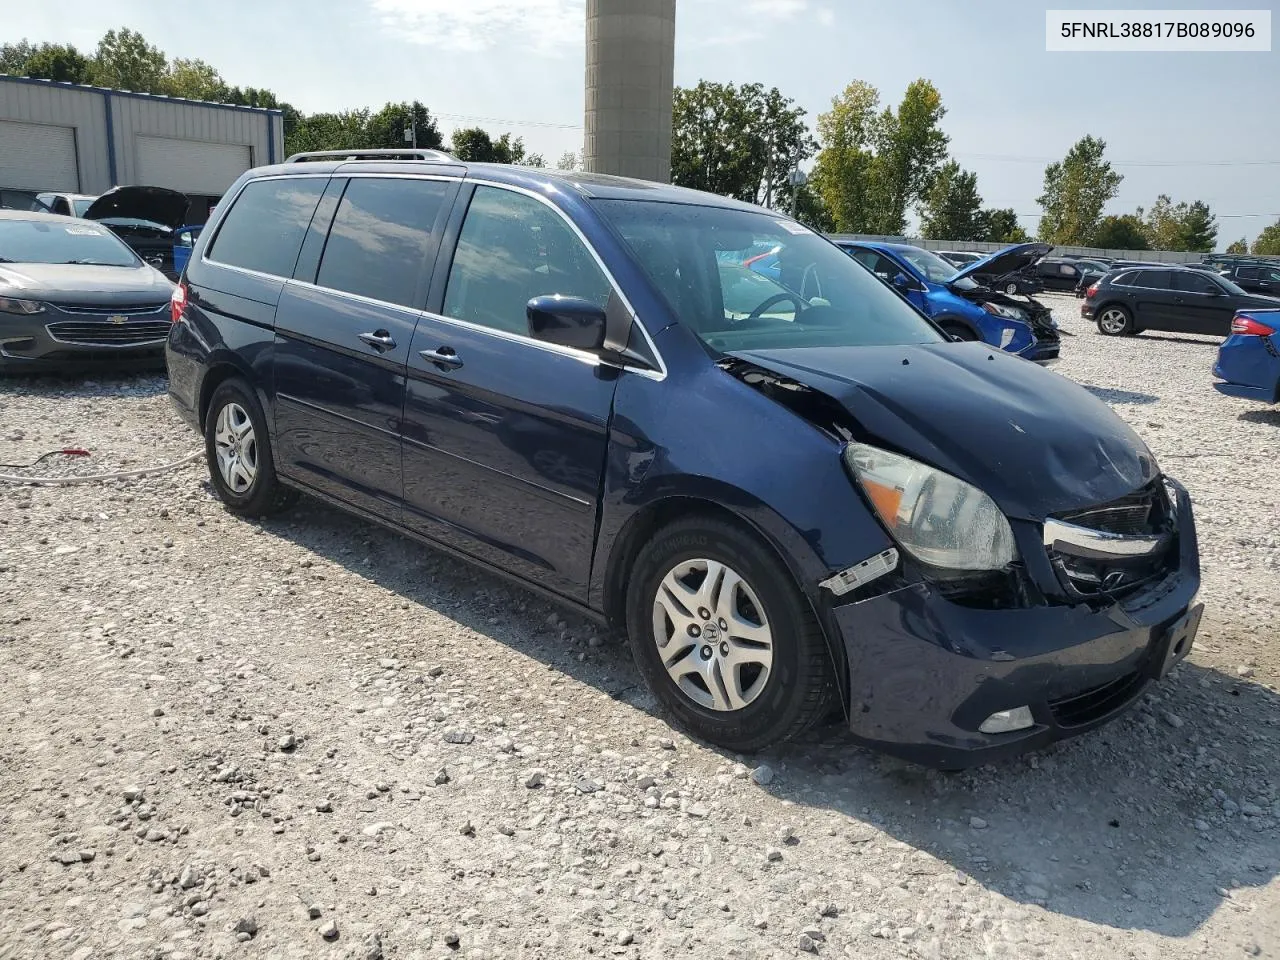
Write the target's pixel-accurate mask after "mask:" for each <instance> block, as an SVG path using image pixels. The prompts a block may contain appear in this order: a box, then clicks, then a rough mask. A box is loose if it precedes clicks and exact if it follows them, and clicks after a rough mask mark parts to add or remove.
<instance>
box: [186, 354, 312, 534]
mask: <svg viewBox="0 0 1280 960" xmlns="http://www.w3.org/2000/svg"><path fill="white" fill-rule="evenodd" d="M224 417H225V418H226V419H225V421H224V419H223V418H224ZM204 452H205V461H206V462H207V463H208V466H209V479H210V481H211V482H212V483H213V489H214V490H215V491H216V492H217V494H218V498H219V499H220V500H221V501H222V502H223V503H224V504H226V506H227V509H228V510H230V511H231V512H232V513H236V514H239V515H240V516H243V517H265V516H269V515H270V514H273V513H278V512H280V511H281V510H284V509H286V508H287V507H289V506H292V505H293V503H294V502H295V501H296V500H297V499H298V494H297V491H295V490H291V489H289V488H288V487H286V486H284V485H283V484H282V483H280V480H279V478H277V477H276V470H275V463H274V461H273V460H272V457H271V436H270V434H269V433H268V432H267V418H266V417H265V416H264V415H263V413H262V405H261V404H260V403H258V398H257V397H256V396H254V393H253V390H252V388H251V387H250V386H249V385H248V384H247V383H245V382H244V381H243V380H241V379H239V378H238V377H233V378H232V379H230V380H226V381H224V382H223V383H220V384H219V385H218V388H217V389H216V390H214V391H213V396H212V397H211V398H210V400H209V410H208V413H206V414H205V418H204Z"/></svg>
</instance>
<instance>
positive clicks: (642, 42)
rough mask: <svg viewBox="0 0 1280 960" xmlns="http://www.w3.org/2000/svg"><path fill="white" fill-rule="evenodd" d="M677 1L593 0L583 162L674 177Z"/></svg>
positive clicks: (604, 169) (643, 175) (600, 168)
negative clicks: (673, 118) (672, 139)
mask: <svg viewBox="0 0 1280 960" xmlns="http://www.w3.org/2000/svg"><path fill="white" fill-rule="evenodd" d="M675 50H676V0H587V90H586V94H587V115H586V128H587V129H586V141H585V144H584V149H583V166H584V167H585V168H586V169H587V170H590V171H593V172H595V173H613V174H618V175H619V176H624V177H638V178H640V179H642V180H657V181H660V182H662V183H666V182H668V181H669V180H670V179H671V95H672V91H673V88H674V85H675Z"/></svg>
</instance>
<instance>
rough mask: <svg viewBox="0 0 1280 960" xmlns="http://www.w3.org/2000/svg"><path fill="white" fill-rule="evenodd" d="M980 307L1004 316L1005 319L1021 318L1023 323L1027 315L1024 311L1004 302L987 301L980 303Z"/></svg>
mask: <svg viewBox="0 0 1280 960" xmlns="http://www.w3.org/2000/svg"><path fill="white" fill-rule="evenodd" d="M982 309H983V310H985V311H987V313H990V314H993V315H995V316H997V317H1004V318H1005V319H1006V320H1021V321H1023V322H1024V323H1025V322H1026V319H1027V315H1026V313H1025V312H1024V311H1022V310H1019V309H1018V308H1017V307H1011V306H1009V305H1007V304H1004V303H992V302H990V301H987V302H986V303H984V304H983V305H982Z"/></svg>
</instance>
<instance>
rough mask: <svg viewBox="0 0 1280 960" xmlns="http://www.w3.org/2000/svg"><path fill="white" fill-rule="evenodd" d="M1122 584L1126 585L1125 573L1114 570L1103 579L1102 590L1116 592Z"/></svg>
mask: <svg viewBox="0 0 1280 960" xmlns="http://www.w3.org/2000/svg"><path fill="white" fill-rule="evenodd" d="M1122 583H1124V571H1123V570H1112V571H1110V572H1109V573H1108V574H1107V575H1106V576H1105V577H1103V578H1102V589H1103V590H1116V589H1118V588H1119V587H1120V584H1122Z"/></svg>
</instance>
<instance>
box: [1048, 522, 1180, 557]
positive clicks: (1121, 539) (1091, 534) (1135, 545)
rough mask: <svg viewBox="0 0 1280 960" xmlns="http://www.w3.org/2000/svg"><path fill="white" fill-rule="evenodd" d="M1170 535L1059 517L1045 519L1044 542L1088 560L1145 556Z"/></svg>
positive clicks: (1156, 548) (1159, 546)
mask: <svg viewBox="0 0 1280 960" xmlns="http://www.w3.org/2000/svg"><path fill="white" fill-rule="evenodd" d="M1169 540H1170V534H1168V533H1163V534H1156V535H1145V534H1143V535H1127V534H1121V533H1108V532H1107V531H1105V530H1091V529H1089V528H1088V527H1081V526H1077V525H1076V524H1074V523H1064V522H1063V521H1061V520H1046V521H1045V522H1044V545H1045V547H1046V548H1047V549H1050V550H1057V551H1059V552H1061V553H1065V554H1069V555H1070V556H1073V557H1083V558H1085V559H1090V560H1111V559H1116V558H1129V559H1132V558H1135V557H1148V556H1150V555H1151V554H1153V553H1157V552H1158V551H1160V550H1161V549H1163V548H1164V547H1165V546H1166V545H1167V544H1168V542H1169Z"/></svg>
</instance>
